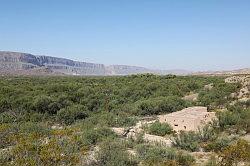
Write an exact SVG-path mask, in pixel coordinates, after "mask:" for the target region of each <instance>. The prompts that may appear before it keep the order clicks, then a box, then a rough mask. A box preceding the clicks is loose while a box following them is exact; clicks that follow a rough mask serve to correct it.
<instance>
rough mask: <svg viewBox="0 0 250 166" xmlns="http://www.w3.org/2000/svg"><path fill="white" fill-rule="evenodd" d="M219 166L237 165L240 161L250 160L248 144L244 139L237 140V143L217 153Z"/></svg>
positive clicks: (249, 146)
mask: <svg viewBox="0 0 250 166" xmlns="http://www.w3.org/2000/svg"><path fill="white" fill-rule="evenodd" d="M219 157H220V159H221V160H220V162H219V165H221V166H232V165H237V164H238V163H240V162H249V161H250V145H249V143H248V142H247V141H245V140H238V141H237V143H235V144H232V145H229V146H227V147H226V148H224V150H223V151H222V152H220V153H219Z"/></svg>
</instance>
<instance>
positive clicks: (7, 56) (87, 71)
mask: <svg viewBox="0 0 250 166" xmlns="http://www.w3.org/2000/svg"><path fill="white" fill-rule="evenodd" d="M34 68H46V69H50V70H52V71H54V72H57V73H62V74H68V75H105V74H106V69H105V66H104V65H102V64H94V63H86V62H77V61H72V60H69V59H63V58H56V57H50V56H35V55H32V54H26V53H16V52H3V51H0V70H1V71H4V72H8V71H9V72H10V71H12V72H13V73H14V72H15V71H20V70H22V71H25V70H30V69H34ZM36 71H37V70H36Z"/></svg>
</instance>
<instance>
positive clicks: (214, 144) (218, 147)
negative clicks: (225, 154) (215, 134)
mask: <svg viewBox="0 0 250 166" xmlns="http://www.w3.org/2000/svg"><path fill="white" fill-rule="evenodd" d="M231 141H232V140H231V139H229V138H228V137H219V138H217V139H216V140H214V141H211V142H209V143H208V144H207V145H206V146H205V150H206V151H214V152H220V151H222V150H223V149H224V148H225V147H227V146H228V145H229V144H230V143H231Z"/></svg>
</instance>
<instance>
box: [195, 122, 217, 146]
mask: <svg viewBox="0 0 250 166" xmlns="http://www.w3.org/2000/svg"><path fill="white" fill-rule="evenodd" d="M196 133H197V136H198V138H199V141H200V142H207V141H213V140H215V139H216V138H217V137H218V133H217V131H216V130H215V128H214V126H212V125H210V124H208V125H205V126H203V127H201V128H199V129H198V132H196Z"/></svg>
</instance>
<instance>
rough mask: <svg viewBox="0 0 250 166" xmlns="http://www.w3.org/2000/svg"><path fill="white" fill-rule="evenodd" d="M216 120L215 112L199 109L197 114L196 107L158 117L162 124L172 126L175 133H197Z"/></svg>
mask: <svg viewBox="0 0 250 166" xmlns="http://www.w3.org/2000/svg"><path fill="white" fill-rule="evenodd" d="M197 108H198V107H197ZM182 112H183V114H182ZM215 118H216V116H215V113H214V112H207V110H205V109H200V110H199V109H198V112H197V109H195V107H194V108H193V109H192V108H188V109H184V110H182V111H179V112H178V113H171V114H166V115H160V116H158V119H159V121H160V122H161V123H168V124H170V125H171V126H172V127H173V129H174V130H175V131H180V130H183V131H196V130H198V128H199V127H202V126H204V125H205V124H207V123H208V122H210V121H212V119H215Z"/></svg>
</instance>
